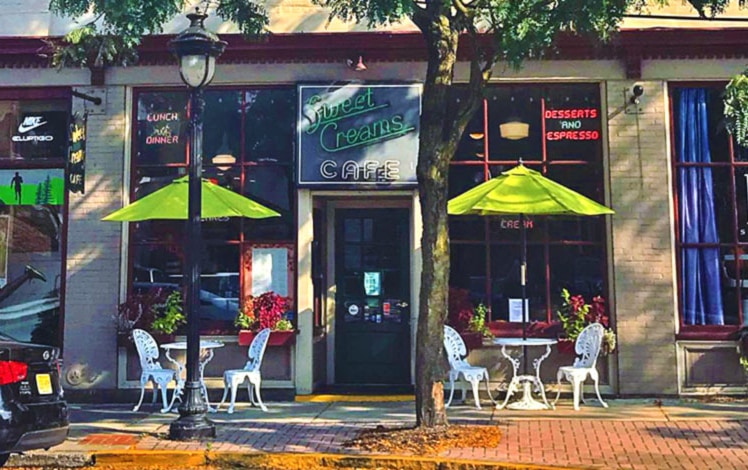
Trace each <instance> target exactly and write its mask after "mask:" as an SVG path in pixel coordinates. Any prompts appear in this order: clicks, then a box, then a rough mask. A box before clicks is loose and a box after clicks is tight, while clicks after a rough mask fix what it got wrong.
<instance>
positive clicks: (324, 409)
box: [312, 401, 335, 422]
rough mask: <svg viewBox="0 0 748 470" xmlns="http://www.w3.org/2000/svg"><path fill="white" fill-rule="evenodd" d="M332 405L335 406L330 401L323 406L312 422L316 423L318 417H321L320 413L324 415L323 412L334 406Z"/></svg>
mask: <svg viewBox="0 0 748 470" xmlns="http://www.w3.org/2000/svg"><path fill="white" fill-rule="evenodd" d="M334 404H335V402H332V401H331V402H329V403H327V406H325V407H324V408H323V409H322V410H321V411H320V412H319V413H317V414H316V415H315V416H314V417H313V418H312V422H314V421H316V420H317V419H318V418H319V417H320V416H322V413H324V412H325V411H327V410H329V409H330V408H331V407H332V405H334Z"/></svg>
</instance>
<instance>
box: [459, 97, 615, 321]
mask: <svg viewBox="0 0 748 470" xmlns="http://www.w3.org/2000/svg"><path fill="white" fill-rule="evenodd" d="M456 99H459V97H457V98H456ZM600 111H601V107H600V86H599V85H598V84H563V85H561V84H559V85H555V84H554V85H521V86H520V85H515V86H497V87H491V88H489V89H488V90H487V91H486V93H485V98H484V100H483V106H482V108H481V109H480V110H479V111H478V112H477V113H476V114H475V116H474V117H473V119H472V121H471V122H470V124H469V126H468V129H467V130H466V132H465V135H464V137H463V139H462V141H461V142H460V144H459V148H458V152H457V155H456V156H455V159H454V161H453V162H452V164H451V168H450V176H449V197H450V198H452V197H455V196H457V195H459V194H461V193H463V192H464V191H466V190H468V189H470V188H472V187H474V186H476V185H478V184H480V183H482V182H484V181H487V180H488V179H490V178H492V177H495V176H498V175H499V174H500V173H501V172H502V171H505V170H508V169H510V168H512V167H514V166H515V165H517V163H518V162H519V161H520V160H521V161H522V162H523V163H524V164H525V165H526V166H527V167H529V168H532V169H534V170H536V171H539V172H541V173H542V174H543V175H545V176H547V177H548V178H550V179H553V180H554V181H557V182H559V183H561V184H563V185H565V186H568V187H570V188H572V189H574V190H576V191H578V192H580V193H582V194H584V195H585V196H587V197H589V198H591V199H594V200H596V201H598V202H601V203H602V202H604V193H603V191H604V184H603V181H604V178H603V166H602V158H603V147H602V134H601V115H600ZM507 124H508V125H507ZM519 223H520V222H519V217H512V216H488V217H478V216H475V217H470V216H451V217H450V225H449V230H450V239H451V248H450V249H451V273H450V285H451V286H452V287H455V288H460V289H468V290H469V291H470V296H471V300H472V301H473V303H474V304H475V305H477V304H478V303H481V302H482V303H484V304H485V305H486V306H488V307H489V308H490V312H491V319H492V320H499V321H509V300H510V299H519V298H520V297H521V286H520V268H519V265H520V246H521V243H520V230H519V228H520V226H519ZM604 224H605V222H604V219H603V218H602V217H560V216H547V217H546V216H528V217H527V218H526V221H525V227H526V233H527V243H528V248H527V263H528V268H527V296H528V299H529V312H530V320H531V321H538V322H551V321H554V320H556V318H555V313H554V312H555V311H556V310H557V308H558V306H559V304H560V301H561V295H560V293H561V290H562V289H563V288H566V289H568V290H569V291H570V292H572V294H581V295H583V296H585V298H586V299H587V300H588V301H591V298H592V297H593V296H595V295H605V294H606V292H605V291H606V286H607V280H606V256H607V255H606V249H605V237H606V235H605V225H604Z"/></svg>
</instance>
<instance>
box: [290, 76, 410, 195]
mask: <svg viewBox="0 0 748 470" xmlns="http://www.w3.org/2000/svg"><path fill="white" fill-rule="evenodd" d="M421 90H422V87H421V85H417V84H412V85H367V84H351V85H344V86H320V85H300V86H299V117H298V129H297V134H298V139H299V140H298V149H299V158H298V165H299V168H298V178H299V181H298V182H299V185H300V186H304V185H307V186H337V187H340V186H346V185H347V186H376V187H380V186H384V187H389V186H404V185H411V186H412V185H415V184H416V162H417V160H418V131H419V120H420V115H421Z"/></svg>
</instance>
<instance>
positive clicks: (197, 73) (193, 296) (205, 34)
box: [169, 9, 226, 441]
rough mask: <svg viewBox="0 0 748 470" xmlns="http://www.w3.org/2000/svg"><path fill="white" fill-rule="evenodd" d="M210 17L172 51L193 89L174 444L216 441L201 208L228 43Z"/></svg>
mask: <svg viewBox="0 0 748 470" xmlns="http://www.w3.org/2000/svg"><path fill="white" fill-rule="evenodd" d="M207 16H208V15H206V14H204V13H201V12H200V10H198V9H196V11H195V13H191V14H189V15H187V18H188V19H189V20H190V26H189V27H188V28H187V29H185V30H184V31H182V32H181V33H179V35H178V36H177V37H176V38H174V39H173V40H171V41H170V42H169V49H170V50H171V51H172V52H173V53H174V55H176V56H177V58H178V59H179V73H180V75H181V76H182V81H184V83H185V84H186V85H187V86H188V87H189V89H190V105H189V114H190V161H189V183H188V184H189V187H188V194H189V196H188V203H187V204H188V209H187V243H186V245H187V246H186V248H187V249H186V254H187V256H186V259H185V266H184V274H185V275H184V277H183V279H184V280H185V281H186V283H187V284H186V295H185V306H186V310H187V363H186V369H187V380H186V383H185V386H184V391H185V394H184V398H183V400H182V403H181V404H180V406H179V418H177V419H176V420H174V421H173V422H172V423H171V426H170V427H169V438H170V439H175V440H182V441H183V440H195V439H203V438H208V437H215V435H216V428H215V425H214V424H213V423H212V422H211V421H210V420H208V419H207V417H206V412H207V410H208V406H207V402H206V400H207V397H203V395H202V389H201V386H200V370H199V367H200V364H199V360H200V258H201V253H202V248H203V247H202V230H201V227H200V223H201V222H200V219H201V214H200V205H201V201H202V191H201V186H200V181H201V177H202V166H203V165H202V148H203V116H202V115H203V108H204V101H203V87H205V86H207V85H208V84H209V83H210V81H211V80H212V79H213V74H214V73H215V70H216V59H217V58H218V56H220V55H221V53H222V52H223V50H224V48H225V47H226V43H225V42H224V41H221V40H220V39H219V38H218V36H217V35H216V34H214V33H212V32H210V31H207V30H206V29H205V27H204V25H203V22H204V21H205V18H207Z"/></svg>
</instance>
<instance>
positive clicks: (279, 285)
mask: <svg viewBox="0 0 748 470" xmlns="http://www.w3.org/2000/svg"><path fill="white" fill-rule="evenodd" d="M270 291H272V292H275V293H276V294H278V295H281V296H283V297H288V249H287V248H252V295H253V296H258V295H262V294H264V293H265V292H270Z"/></svg>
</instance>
